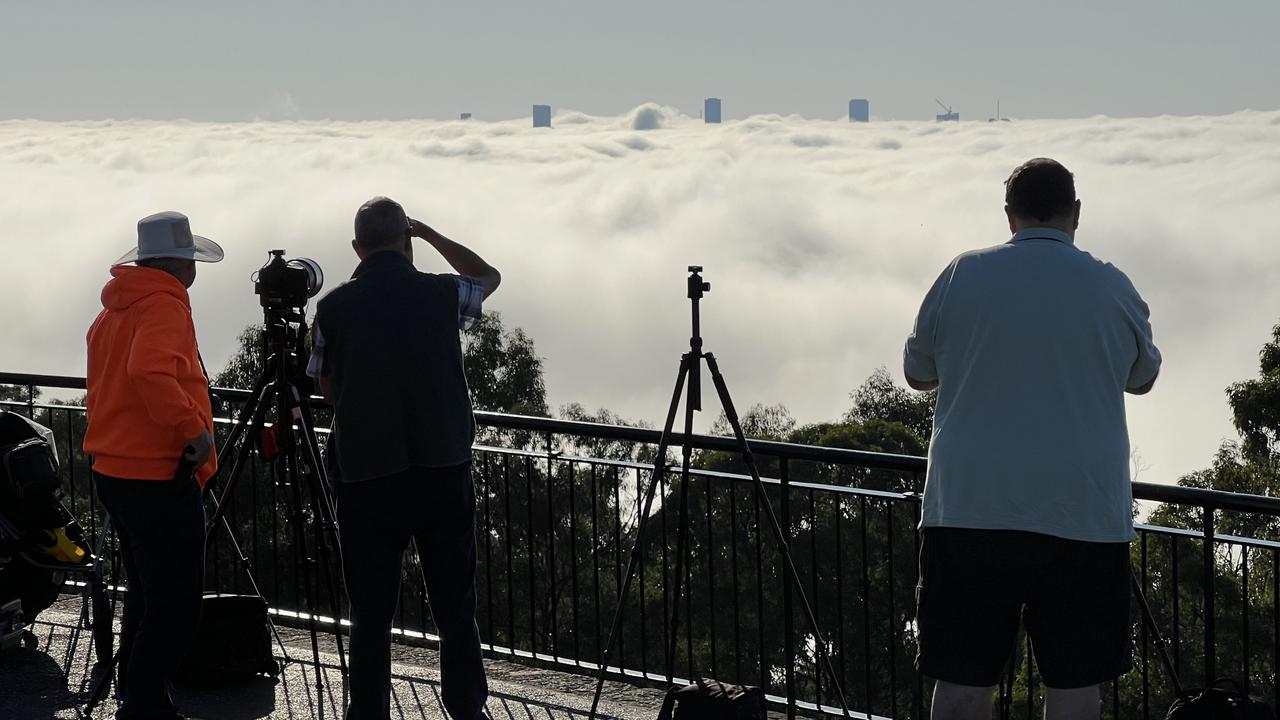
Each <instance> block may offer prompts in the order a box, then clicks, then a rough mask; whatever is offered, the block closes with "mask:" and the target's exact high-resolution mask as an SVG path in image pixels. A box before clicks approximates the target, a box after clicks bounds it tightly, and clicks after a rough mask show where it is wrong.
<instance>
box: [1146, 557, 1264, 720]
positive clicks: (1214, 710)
mask: <svg viewBox="0 0 1280 720" xmlns="http://www.w3.org/2000/svg"><path fill="white" fill-rule="evenodd" d="M1129 584H1130V587H1132V588H1133V594H1134V596H1135V597H1137V599H1138V604H1139V605H1140V606H1141V607H1142V619H1143V621H1145V622H1146V624H1147V629H1148V630H1150V631H1151V635H1152V637H1153V639H1154V640H1155V646H1156V650H1157V651H1158V652H1159V654H1160V660H1161V662H1163V663H1164V668H1165V670H1167V671H1168V672H1169V677H1170V679H1172V680H1173V687H1174V692H1176V693H1177V694H1178V697H1177V698H1175V699H1174V701H1173V704H1172V705H1170V706H1169V712H1168V714H1166V715H1165V720H1276V714H1275V712H1273V711H1272V710H1271V706H1270V705H1267V704H1266V703H1264V702H1262V701H1261V700H1258V699H1257V698H1251V697H1249V696H1248V694H1246V693H1245V692H1244V690H1242V689H1241V687H1240V684H1239V683H1237V682H1236V681H1235V680H1232V679H1231V678H1226V677H1224V678H1218V679H1217V680H1216V681H1215V682H1214V683H1213V685H1211V686H1209V687H1207V688H1189V689H1185V688H1183V687H1182V681H1181V680H1179V679H1178V673H1177V671H1176V670H1175V669H1174V667H1173V662H1172V661H1171V660H1170V659H1169V651H1168V649H1166V648H1165V644H1164V636H1163V635H1162V634H1161V633H1160V628H1158V627H1156V618H1155V616H1154V615H1152V614H1151V606H1150V605H1148V604H1147V597H1146V596H1145V595H1143V594H1142V585H1141V583H1139V582H1138V576H1137V575H1135V574H1134V573H1133V568H1130V569H1129Z"/></svg>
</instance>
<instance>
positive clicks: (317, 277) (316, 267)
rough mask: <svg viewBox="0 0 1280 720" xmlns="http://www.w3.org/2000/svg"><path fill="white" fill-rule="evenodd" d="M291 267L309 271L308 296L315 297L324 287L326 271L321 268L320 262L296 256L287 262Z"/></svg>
mask: <svg viewBox="0 0 1280 720" xmlns="http://www.w3.org/2000/svg"><path fill="white" fill-rule="evenodd" d="M286 264H287V265H288V266H289V267H291V268H296V269H298V270H304V271H306V273H307V297H315V296H316V293H318V292H320V288H322V287H324V271H323V270H321V269H320V263H318V262H316V261H315V260H312V259H311V258H294V259H292V260H290V261H289V262H288V263H286Z"/></svg>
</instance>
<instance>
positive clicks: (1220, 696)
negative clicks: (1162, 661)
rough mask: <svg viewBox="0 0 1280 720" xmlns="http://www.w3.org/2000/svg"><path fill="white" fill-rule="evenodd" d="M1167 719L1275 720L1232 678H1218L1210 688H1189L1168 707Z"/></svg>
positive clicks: (1269, 712) (1266, 709)
mask: <svg viewBox="0 0 1280 720" xmlns="http://www.w3.org/2000/svg"><path fill="white" fill-rule="evenodd" d="M1165 718H1166V720H1276V714H1275V713H1273V712H1272V711H1271V708H1270V707H1269V706H1268V705H1267V704H1266V703H1264V702H1262V701H1261V700H1258V699H1256V698H1251V697H1249V696H1248V695H1247V694H1245V692H1244V690H1243V689H1242V688H1241V687H1240V685H1239V683H1237V682H1236V681H1235V680H1232V679H1231V678H1219V679H1218V681H1217V682H1215V683H1214V684H1213V685H1212V686H1211V687H1207V688H1190V689H1188V690H1187V691H1186V692H1183V693H1182V694H1181V695H1179V696H1178V699H1176V700H1174V701H1173V704H1172V705H1170V706H1169V714H1168V715H1166V716H1165Z"/></svg>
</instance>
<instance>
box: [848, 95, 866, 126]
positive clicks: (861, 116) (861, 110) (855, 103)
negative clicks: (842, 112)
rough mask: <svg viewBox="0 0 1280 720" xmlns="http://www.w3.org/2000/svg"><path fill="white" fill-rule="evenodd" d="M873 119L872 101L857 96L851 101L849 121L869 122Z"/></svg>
mask: <svg viewBox="0 0 1280 720" xmlns="http://www.w3.org/2000/svg"><path fill="white" fill-rule="evenodd" d="M870 120H871V103H869V102H867V101H866V100H863V99H861V98H857V99H854V100H850V101H849V121H850V122H869V121H870Z"/></svg>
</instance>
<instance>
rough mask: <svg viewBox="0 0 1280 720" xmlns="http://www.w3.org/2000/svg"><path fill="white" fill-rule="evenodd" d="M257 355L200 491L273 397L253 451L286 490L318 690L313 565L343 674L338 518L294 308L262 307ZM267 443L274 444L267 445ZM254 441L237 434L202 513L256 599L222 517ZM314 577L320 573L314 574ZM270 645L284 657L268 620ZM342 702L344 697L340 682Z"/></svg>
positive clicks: (302, 327) (301, 322)
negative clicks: (210, 508)
mask: <svg viewBox="0 0 1280 720" xmlns="http://www.w3.org/2000/svg"><path fill="white" fill-rule="evenodd" d="M265 316H266V318H265V323H264V325H263V329H264V335H265V337H264V342H265V348H264V355H265V356H266V361H265V363H264V366H263V371H262V373H261V375H260V376H259V377H258V379H257V381H256V382H255V383H254V386H253V389H252V390H251V391H250V395H249V400H248V401H247V402H246V403H245V405H244V407H243V408H242V409H241V411H240V415H239V416H238V417H237V418H236V423H235V426H234V427H233V428H232V430H231V434H230V435H229V436H228V438H227V442H226V444H225V445H224V446H223V449H222V452H221V453H219V457H218V473H217V474H215V475H214V477H213V478H212V479H210V481H209V483H208V485H207V486H206V488H205V491H206V492H207V493H208V494H209V496H210V498H211V499H212V498H213V488H214V485H215V481H216V480H217V479H218V476H219V475H221V474H222V470H223V469H225V468H226V465H225V456H226V455H228V454H229V453H230V452H231V451H232V448H235V446H236V443H237V441H239V440H240V439H241V436H242V435H243V434H244V433H245V432H247V430H248V428H249V427H250V426H251V425H253V426H257V427H259V428H264V427H265V425H264V423H263V419H264V418H265V417H266V413H267V410H268V408H269V407H270V406H271V405H272V403H273V401H274V406H275V410H276V417H275V422H274V423H273V425H272V426H271V429H272V433H271V434H269V435H265V434H264V437H263V439H262V440H261V443H260V444H261V445H262V447H260V449H259V454H260V455H262V456H263V457H264V458H266V459H268V460H271V461H272V462H274V463H276V468H277V477H283V478H285V479H286V481H287V485H288V486H289V488H290V492H289V497H288V502H289V503H290V508H289V509H290V513H291V517H292V519H293V532H294V547H295V548H296V551H297V553H298V556H299V563H298V566H299V568H300V569H301V571H302V573H301V574H302V588H303V596H304V601H305V603H306V607H307V630H308V632H309V634H310V636H311V659H312V666H313V668H314V672H315V676H316V685H315V687H316V689H317V690H322V689H323V688H324V680H323V675H322V674H321V663H320V644H319V637H318V634H317V631H318V628H317V626H316V618H317V602H316V597H315V594H314V593H313V592H312V571H313V566H314V565H317V564H318V565H320V566H322V567H323V568H324V571H325V574H326V579H327V581H328V582H327V583H326V588H327V591H328V592H327V595H328V598H327V599H328V603H329V612H330V616H331V617H333V618H334V626H333V636H334V643H335V645H336V646H337V650H338V666H339V670H340V673H341V675H342V676H343V677H344V678H345V677H346V675H347V660H346V651H345V648H344V645H343V640H342V625H341V617H342V615H341V612H340V605H339V600H338V583H337V582H335V578H334V576H333V570H332V568H333V562H332V557H331V555H330V548H334V549H337V551H338V555H341V547H340V545H339V540H338V534H337V519H336V515H335V512H334V505H333V499H332V492H331V486H330V484H329V479H328V477H327V475H326V473H325V469H324V464H323V462H322V461H321V459H320V446H319V443H318V442H317V440H316V433H315V423H314V421H313V419H312V414H311V404H310V401H309V399H308V396H307V394H305V393H302V392H300V391H299V389H298V386H299V382H298V381H299V379H300V378H301V376H302V375H303V373H302V367H301V361H300V357H299V353H298V350H297V349H298V347H299V346H300V344H301V340H302V338H303V337H305V336H306V333H307V325H306V319H305V315H304V314H303V312H302V311H301V310H290V311H280V310H278V309H274V308H268V309H267V310H266V312H265ZM272 446H273V447H272ZM253 447H254V443H253V442H252V441H250V440H249V439H247V438H246V439H244V441H243V442H241V443H240V446H239V449H238V450H237V452H236V456H235V461H234V462H233V463H232V465H231V467H230V469H229V470H228V472H227V478H228V479H227V483H226V487H225V488H223V490H222V494H221V496H220V497H218V498H217V499H213V500H212V502H213V505H214V514H213V516H212V517H211V518H209V521H208V524H207V529H208V531H209V532H212V530H213V528H214V526H215V525H218V524H221V525H222V527H223V529H224V530H225V531H226V533H227V535H228V536H229V537H230V538H231V544H232V549H233V551H234V553H235V555H236V558H237V562H238V563H239V564H240V566H241V567H242V568H243V569H244V571H245V574H246V575H247V576H248V577H249V582H250V584H251V585H252V586H253V590H254V592H255V593H257V594H258V595H259V596H261V594H262V593H261V591H260V590H259V589H258V584H257V582H256V581H255V580H254V576H253V569H252V563H251V562H250V560H249V558H248V556H247V555H246V554H245V553H244V550H243V549H242V548H241V546H240V544H239V543H238V542H237V541H236V538H235V532H234V531H233V530H232V528H231V524H230V522H228V520H227V517H226V510H227V507H228V506H229V505H228V503H229V500H230V498H231V494H232V493H233V492H234V491H235V488H236V484H237V483H238V482H239V479H240V476H241V474H242V470H243V468H244V464H245V462H246V461H247V460H248V458H249V454H250V451H251V450H252V449H253ZM304 480H305V484H306V486H307V494H306V495H307V503H305V504H304V501H303V492H302V486H303V483H304ZM307 512H309V513H310V515H311V520H312V530H313V535H314V547H315V549H316V554H317V555H318V556H319V559H318V560H317V559H316V558H314V557H312V556H311V554H310V553H309V552H308V546H307V540H306V535H305V533H304V532H303V529H302V525H303V521H304V519H305V518H306V517H307V515H306V513H307ZM315 577H316V579H317V580H318V579H319V571H316V576H315ZM271 630H272V633H273V634H274V635H275V639H276V643H277V645H279V647H280V650H281V652H282V653H283V654H284V657H285V660H286V662H291V661H292V659H291V658H290V657H289V654H288V650H286V649H285V646H284V643H283V641H281V639H280V634H279V631H278V630H277V629H276V627H275V623H271ZM343 694H344V697H343V703H344V705H345V702H346V697H345V694H346V688H345V683H344V689H343Z"/></svg>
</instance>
